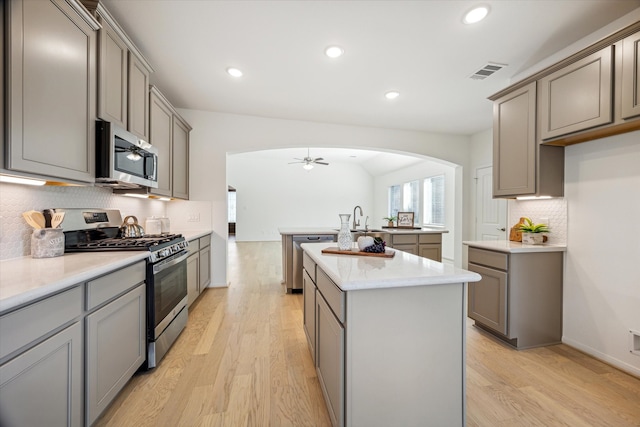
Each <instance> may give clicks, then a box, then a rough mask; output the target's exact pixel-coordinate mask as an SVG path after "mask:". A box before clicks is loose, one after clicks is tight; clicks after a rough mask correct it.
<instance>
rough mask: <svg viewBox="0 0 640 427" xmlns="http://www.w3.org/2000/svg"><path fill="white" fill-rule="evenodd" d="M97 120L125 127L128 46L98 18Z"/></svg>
mask: <svg viewBox="0 0 640 427" xmlns="http://www.w3.org/2000/svg"><path fill="white" fill-rule="evenodd" d="M99 22H100V24H101V25H102V29H101V30H100V33H99V39H100V51H99V52H98V55H99V73H100V74H99V79H98V117H100V118H101V119H103V120H106V121H109V122H112V123H117V124H119V125H120V126H122V128H124V129H126V128H127V87H128V80H129V74H128V67H127V64H128V58H127V56H128V52H129V50H128V49H127V45H126V44H125V42H124V40H122V39H121V38H120V36H119V35H118V33H117V32H116V30H115V29H114V28H113V26H111V24H110V23H109V22H108V21H107V20H106V19H104V18H103V17H101V16H99Z"/></svg>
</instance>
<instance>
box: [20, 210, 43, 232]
mask: <svg viewBox="0 0 640 427" xmlns="http://www.w3.org/2000/svg"><path fill="white" fill-rule="evenodd" d="M31 212H33V211H29V212H23V213H22V217H23V218H24V220H25V221H27V224H29V225H30V226H31V227H33V228H35V229H40V228H42V227H41V226H40V224H39V223H38V222H37V221H36V220H34V219H33V218H32V217H31Z"/></svg>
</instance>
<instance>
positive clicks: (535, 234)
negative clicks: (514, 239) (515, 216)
mask: <svg viewBox="0 0 640 427" xmlns="http://www.w3.org/2000/svg"><path fill="white" fill-rule="evenodd" d="M519 228H520V231H522V243H524V244H528V245H541V244H542V242H544V241H545V240H546V238H545V237H546V236H544V234H542V233H550V230H549V226H547V224H534V223H533V221H531V218H526V217H525V218H524V223H522V224H519Z"/></svg>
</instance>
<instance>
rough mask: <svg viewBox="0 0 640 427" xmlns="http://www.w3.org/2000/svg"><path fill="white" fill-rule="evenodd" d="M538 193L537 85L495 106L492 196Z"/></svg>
mask: <svg viewBox="0 0 640 427" xmlns="http://www.w3.org/2000/svg"><path fill="white" fill-rule="evenodd" d="M535 192H536V84H535V83H531V84H529V85H527V86H525V87H523V88H521V89H519V90H516V91H514V92H512V93H510V94H508V95H505V96H504V97H502V98H500V99H497V100H496V101H495V102H494V104H493V195H494V196H510V195H520V194H534V193H535Z"/></svg>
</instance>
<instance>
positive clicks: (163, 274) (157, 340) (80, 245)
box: [55, 209, 189, 370]
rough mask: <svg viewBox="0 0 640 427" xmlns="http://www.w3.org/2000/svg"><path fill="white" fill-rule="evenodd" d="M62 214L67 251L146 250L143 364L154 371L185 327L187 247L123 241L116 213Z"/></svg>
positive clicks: (178, 239)
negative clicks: (147, 255) (145, 357)
mask: <svg viewBox="0 0 640 427" xmlns="http://www.w3.org/2000/svg"><path fill="white" fill-rule="evenodd" d="M55 211H56V212H60V211H64V212H65V217H64V224H63V225H64V234H65V252H92V251H149V252H150V254H149V257H148V258H147V273H146V291H147V307H146V311H147V361H146V363H145V364H144V365H143V366H142V368H141V369H145V370H146V369H151V368H154V367H156V365H157V364H158V363H159V362H160V360H161V359H162V358H163V357H164V355H165V354H166V353H167V351H168V350H169V348H170V347H171V345H172V344H173V343H174V341H175V340H176V339H177V338H178V335H180V333H181V332H182V330H183V329H184V327H185V326H186V324H187V257H188V255H189V254H188V251H187V247H188V243H187V241H186V240H185V239H184V237H182V235H180V234H167V235H151V236H149V235H144V236H142V237H121V236H122V233H121V229H120V226H121V224H122V216H121V215H120V211H118V210H115V209H55Z"/></svg>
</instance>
